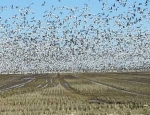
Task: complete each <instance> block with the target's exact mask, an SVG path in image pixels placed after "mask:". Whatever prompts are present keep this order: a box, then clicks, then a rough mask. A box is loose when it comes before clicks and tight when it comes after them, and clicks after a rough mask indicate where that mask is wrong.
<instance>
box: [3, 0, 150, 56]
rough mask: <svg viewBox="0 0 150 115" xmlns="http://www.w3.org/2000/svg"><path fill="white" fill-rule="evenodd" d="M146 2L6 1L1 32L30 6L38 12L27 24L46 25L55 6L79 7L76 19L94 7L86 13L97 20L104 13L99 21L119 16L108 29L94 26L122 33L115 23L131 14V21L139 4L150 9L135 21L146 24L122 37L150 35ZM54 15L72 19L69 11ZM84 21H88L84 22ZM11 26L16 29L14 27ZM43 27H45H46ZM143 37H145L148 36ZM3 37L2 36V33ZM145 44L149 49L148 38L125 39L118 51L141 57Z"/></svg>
mask: <svg viewBox="0 0 150 115" xmlns="http://www.w3.org/2000/svg"><path fill="white" fill-rule="evenodd" d="M119 1H121V2H122V3H124V2H125V1H126V0H119ZM145 1H146V0H127V2H126V3H127V4H126V6H125V7H123V6H122V5H120V4H119V2H116V0H101V1H100V2H99V0H61V1H60V2H59V0H3V2H0V32H1V31H3V28H1V26H2V24H7V23H8V24H9V23H10V24H12V23H13V22H15V21H16V19H13V18H12V17H14V16H15V15H17V16H20V14H19V12H20V11H21V10H22V9H23V10H24V9H25V10H26V9H27V7H28V6H30V10H31V12H34V13H33V14H32V13H31V12H30V14H29V15H27V16H26V18H27V19H26V20H29V23H31V22H30V20H31V18H32V17H35V19H36V22H38V20H42V21H44V20H45V19H46V18H43V16H44V14H45V12H46V13H48V12H50V11H52V9H51V8H52V6H53V7H54V8H59V7H63V6H65V7H69V8H75V7H79V9H81V12H80V13H79V12H78V13H77V14H76V13H75V14H74V15H76V16H79V15H80V14H82V12H83V9H84V8H85V7H86V6H88V7H91V9H90V10H89V11H86V12H87V13H91V14H92V15H97V16H96V17H98V14H99V13H100V15H101V16H99V17H100V18H102V21H105V20H106V16H107V15H109V16H108V18H111V19H112V18H113V17H114V16H115V18H114V19H113V20H110V21H109V24H108V25H107V26H106V27H104V26H103V25H100V26H101V27H97V25H96V24H95V25H94V27H95V28H98V29H106V31H107V29H108V28H110V29H111V30H112V31H113V30H116V29H118V26H116V25H114V22H120V19H118V18H117V17H118V15H123V17H124V18H127V14H129V17H131V16H132V15H133V13H134V12H133V8H132V7H133V6H134V4H135V5H136V6H135V7H140V8H141V9H142V10H143V9H145V8H147V9H146V11H144V13H143V14H140V13H139V12H138V11H135V12H136V13H135V17H136V18H137V19H139V18H140V17H141V18H142V21H141V22H139V23H137V24H135V25H133V26H132V27H131V29H132V28H133V29H135V30H133V31H130V30H131V29H127V30H126V28H125V29H121V30H120V31H118V33H121V31H122V32H123V34H122V35H126V34H127V33H131V34H134V33H135V34H137V33H138V32H137V30H141V31H142V32H143V31H145V30H146V31H147V32H149V34H150V31H149V30H150V26H149V25H150V3H149V4H148V5H147V6H145ZM32 3H33V4H32ZM43 3H45V4H44V6H42V4H43ZM114 3H115V8H117V10H116V11H115V10H114V9H113V11H112V12H111V13H110V12H109V10H108V9H109V8H111V7H112V6H113V5H114ZM31 4H32V5H31ZM102 4H105V5H106V7H105V8H106V9H104V10H103V9H102ZM139 4H141V5H139ZM16 6H19V8H18V9H16V8H15V7H16ZM2 10H3V11H2ZM52 12H54V13H55V14H57V15H58V16H59V17H60V19H61V17H63V16H64V17H65V16H67V15H68V14H67V13H68V12H67V11H66V10H59V11H58V10H56V11H52ZM60 12H63V14H62V15H61V14H60ZM128 12H129V13H128ZM103 13H104V14H105V15H104V16H102V15H103ZM148 13H149V14H148ZM145 15H146V18H147V19H145V18H144V17H143V16H145ZM8 19H9V20H8ZM6 20H8V22H7V23H5V21H6ZM82 20H84V18H82ZM133 20H135V19H133ZM128 21H129V20H125V19H122V22H123V23H124V26H126V24H127V22H128ZM82 22H83V21H82ZM20 23H21V22H20ZM90 24H93V22H88V23H87V24H84V23H82V24H81V27H79V28H78V29H81V30H82V28H83V26H88V25H90ZM141 24H142V25H141ZM31 25H32V23H31ZM105 25H106V24H105ZM140 25H141V27H140V28H137V27H138V26H140ZM11 26H14V25H13V24H12V25H11ZM42 27H44V25H43V26H42ZM71 27H73V26H71ZM127 28H128V27H127ZM31 30H32V29H31ZM21 31H24V30H21ZM25 32H26V30H25ZM133 32H134V33H133ZM112 33H113V32H112ZM113 34H114V33H113ZM142 34H144V32H143V33H142ZM0 36H1V33H0ZM6 36H7V33H6ZM89 36H90V34H89ZM119 37H120V36H119ZM144 39H146V40H144ZM101 40H102V39H101ZM115 40H116V39H114V40H112V41H111V42H113V43H112V44H109V43H108V41H106V42H105V43H106V44H109V45H116V44H117V42H116V41H117V40H116V41H115ZM91 41H92V40H91ZM102 41H103V40H102ZM118 41H120V40H118ZM143 41H144V43H145V42H148V45H147V46H150V38H148V37H147V38H140V39H137V38H136V39H130V38H124V39H123V40H122V44H121V45H118V47H120V46H121V47H125V48H126V49H125V50H129V51H131V52H130V53H132V52H134V53H135V51H134V50H135V49H138V50H137V53H138V51H139V50H140V51H141V50H142V49H140V48H139V45H140V44H142V43H140V42H143ZM1 42H3V40H2V39H1V38H0V43H1ZM126 42H129V44H131V45H129V44H128V45H127V46H130V47H127V46H126ZM134 42H135V43H134ZM138 42H139V43H138ZM105 43H104V42H103V43H101V44H102V45H103V44H105ZM122 45H124V46H122ZM132 45H133V47H132ZM143 46H144V45H143V44H142V47H143ZM130 48H131V49H130ZM149 48H150V47H149ZM105 49H107V48H106V46H105ZM143 49H144V50H145V52H146V53H148V52H149V51H148V49H147V48H143ZM113 50H116V49H115V48H114V49H113ZM132 50H133V51H132ZM141 52H142V51H141ZM120 54H124V52H121V53H120ZM118 55H119V54H118ZM145 55H147V54H145Z"/></svg>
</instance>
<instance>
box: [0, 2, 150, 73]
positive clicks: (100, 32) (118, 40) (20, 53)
mask: <svg viewBox="0 0 150 115" xmlns="http://www.w3.org/2000/svg"><path fill="white" fill-rule="evenodd" d="M59 2H63V1H60V0H59ZM149 2H150V1H149V0H145V1H144V2H141V3H138V2H137V1H135V2H133V3H132V4H131V5H128V1H127V0H116V1H115V2H114V3H113V4H109V2H107V1H105V0H99V4H100V11H99V12H98V13H96V14H93V13H90V12H91V10H92V7H91V6H89V5H88V4H87V3H85V4H84V7H83V8H79V7H78V6H75V7H71V8H70V7H67V6H62V7H54V6H51V7H50V9H47V10H46V11H44V12H43V14H42V18H40V19H38V18H36V17H35V13H36V12H35V11H33V10H32V9H31V7H32V5H34V3H31V4H30V5H29V6H28V7H24V8H21V7H20V6H14V5H12V6H1V7H0V72H1V73H20V72H33V73H38V72H43V73H44V72H45V73H46V72H58V71H63V72H83V71H84V72H85V71H92V72H93V71H97V72H99V71H105V72H106V71H123V70H125V71H130V70H141V69H142V70H149V69H150V31H149V29H150V28H149V26H148V24H150V8H149V7H148V6H149V5H150V4H149ZM45 5H46V2H45V1H44V2H43V3H42V4H41V7H44V6H45ZM121 9H124V11H121ZM7 10H16V11H17V14H14V15H13V16H12V17H4V16H3V14H5V12H6V11H7ZM37 13H38V12H37Z"/></svg>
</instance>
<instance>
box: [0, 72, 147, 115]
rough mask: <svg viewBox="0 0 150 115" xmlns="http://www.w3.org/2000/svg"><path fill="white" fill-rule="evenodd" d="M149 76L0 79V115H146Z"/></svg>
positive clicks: (45, 75)
mask: <svg viewBox="0 0 150 115" xmlns="http://www.w3.org/2000/svg"><path fill="white" fill-rule="evenodd" d="M149 89H150V73H149V72H147V73H144V72H141V73H73V74H72V73H70V74H62V73H61V74H60V73H57V74H37V75H36V74H35V75H32V74H26V75H15V74H14V75H0V115H23V114H25V115H67V114H68V115H109V114H111V115H116V114H117V115H138V114H139V115H141V114H143V115H148V114H149V113H150V90H149Z"/></svg>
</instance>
